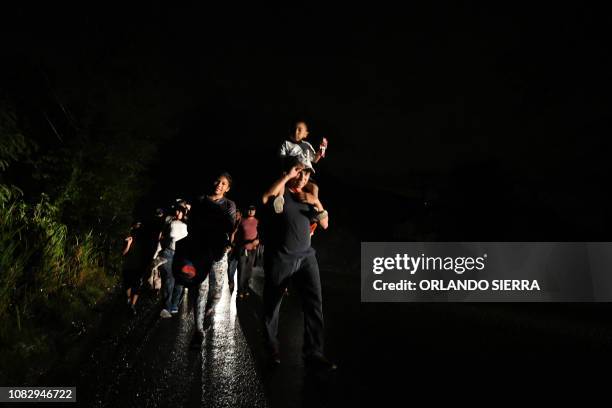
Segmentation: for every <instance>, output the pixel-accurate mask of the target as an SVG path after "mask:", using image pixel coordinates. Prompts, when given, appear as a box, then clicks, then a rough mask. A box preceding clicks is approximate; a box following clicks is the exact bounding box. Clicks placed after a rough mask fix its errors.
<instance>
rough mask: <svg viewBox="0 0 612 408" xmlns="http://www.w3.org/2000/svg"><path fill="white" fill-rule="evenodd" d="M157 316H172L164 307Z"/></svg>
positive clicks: (164, 317) (165, 317) (166, 317)
mask: <svg viewBox="0 0 612 408" xmlns="http://www.w3.org/2000/svg"><path fill="white" fill-rule="evenodd" d="M159 317H161V318H162V319H168V318H170V317H172V315H171V314H170V312H169V311H167V310H166V309H163V310H162V311H161V312H160V313H159Z"/></svg>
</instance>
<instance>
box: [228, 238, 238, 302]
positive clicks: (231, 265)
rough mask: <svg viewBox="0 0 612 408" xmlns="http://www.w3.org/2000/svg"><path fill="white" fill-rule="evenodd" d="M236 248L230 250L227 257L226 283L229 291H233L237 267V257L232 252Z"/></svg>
mask: <svg viewBox="0 0 612 408" xmlns="http://www.w3.org/2000/svg"><path fill="white" fill-rule="evenodd" d="M237 250H238V249H237V248H234V249H233V250H232V254H231V255H230V256H229V257H228V261H227V264H228V267H227V283H228V285H229V288H230V292H233V291H234V275H235V274H236V270H237V269H238V257H237V255H236V254H235V253H234V251H237Z"/></svg>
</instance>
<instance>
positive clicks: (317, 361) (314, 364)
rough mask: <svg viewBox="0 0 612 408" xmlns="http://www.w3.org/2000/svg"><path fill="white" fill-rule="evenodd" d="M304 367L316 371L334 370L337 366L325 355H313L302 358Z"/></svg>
mask: <svg viewBox="0 0 612 408" xmlns="http://www.w3.org/2000/svg"><path fill="white" fill-rule="evenodd" d="M304 367H306V368H307V369H310V370H317V371H334V370H336V369H337V368H338V366H337V365H336V364H334V363H332V362H331V361H329V360H328V359H327V358H326V357H325V356H322V355H314V356H309V357H305V358H304Z"/></svg>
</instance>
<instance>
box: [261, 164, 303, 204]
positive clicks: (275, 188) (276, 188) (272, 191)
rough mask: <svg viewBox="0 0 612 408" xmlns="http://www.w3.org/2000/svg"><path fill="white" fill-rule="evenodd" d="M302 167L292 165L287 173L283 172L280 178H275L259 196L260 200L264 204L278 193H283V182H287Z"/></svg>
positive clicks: (295, 175)
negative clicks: (261, 195)
mask: <svg viewBox="0 0 612 408" xmlns="http://www.w3.org/2000/svg"><path fill="white" fill-rule="evenodd" d="M302 168H303V167H300V166H293V167H292V168H291V170H290V171H289V173H287V174H284V175H283V176H282V177H281V178H279V179H278V180H276V181H275V182H274V184H272V186H271V187H270V188H269V189H268V190H267V191H266V192H265V193H264V195H263V197H262V198H261V201H262V202H263V203H264V205H265V204H268V201H269V200H270V199H271V198H272V197H278V196H279V195H283V194H284V193H285V184H287V182H288V181H289V180H291V179H292V178H295V177H297V175H298V172H299V171H300V170H301V169H302Z"/></svg>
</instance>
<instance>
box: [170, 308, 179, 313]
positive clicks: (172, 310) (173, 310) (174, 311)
mask: <svg viewBox="0 0 612 408" xmlns="http://www.w3.org/2000/svg"><path fill="white" fill-rule="evenodd" d="M170 313H171V314H173V315H174V314H177V313H178V307H173V308H172V309H170Z"/></svg>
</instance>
